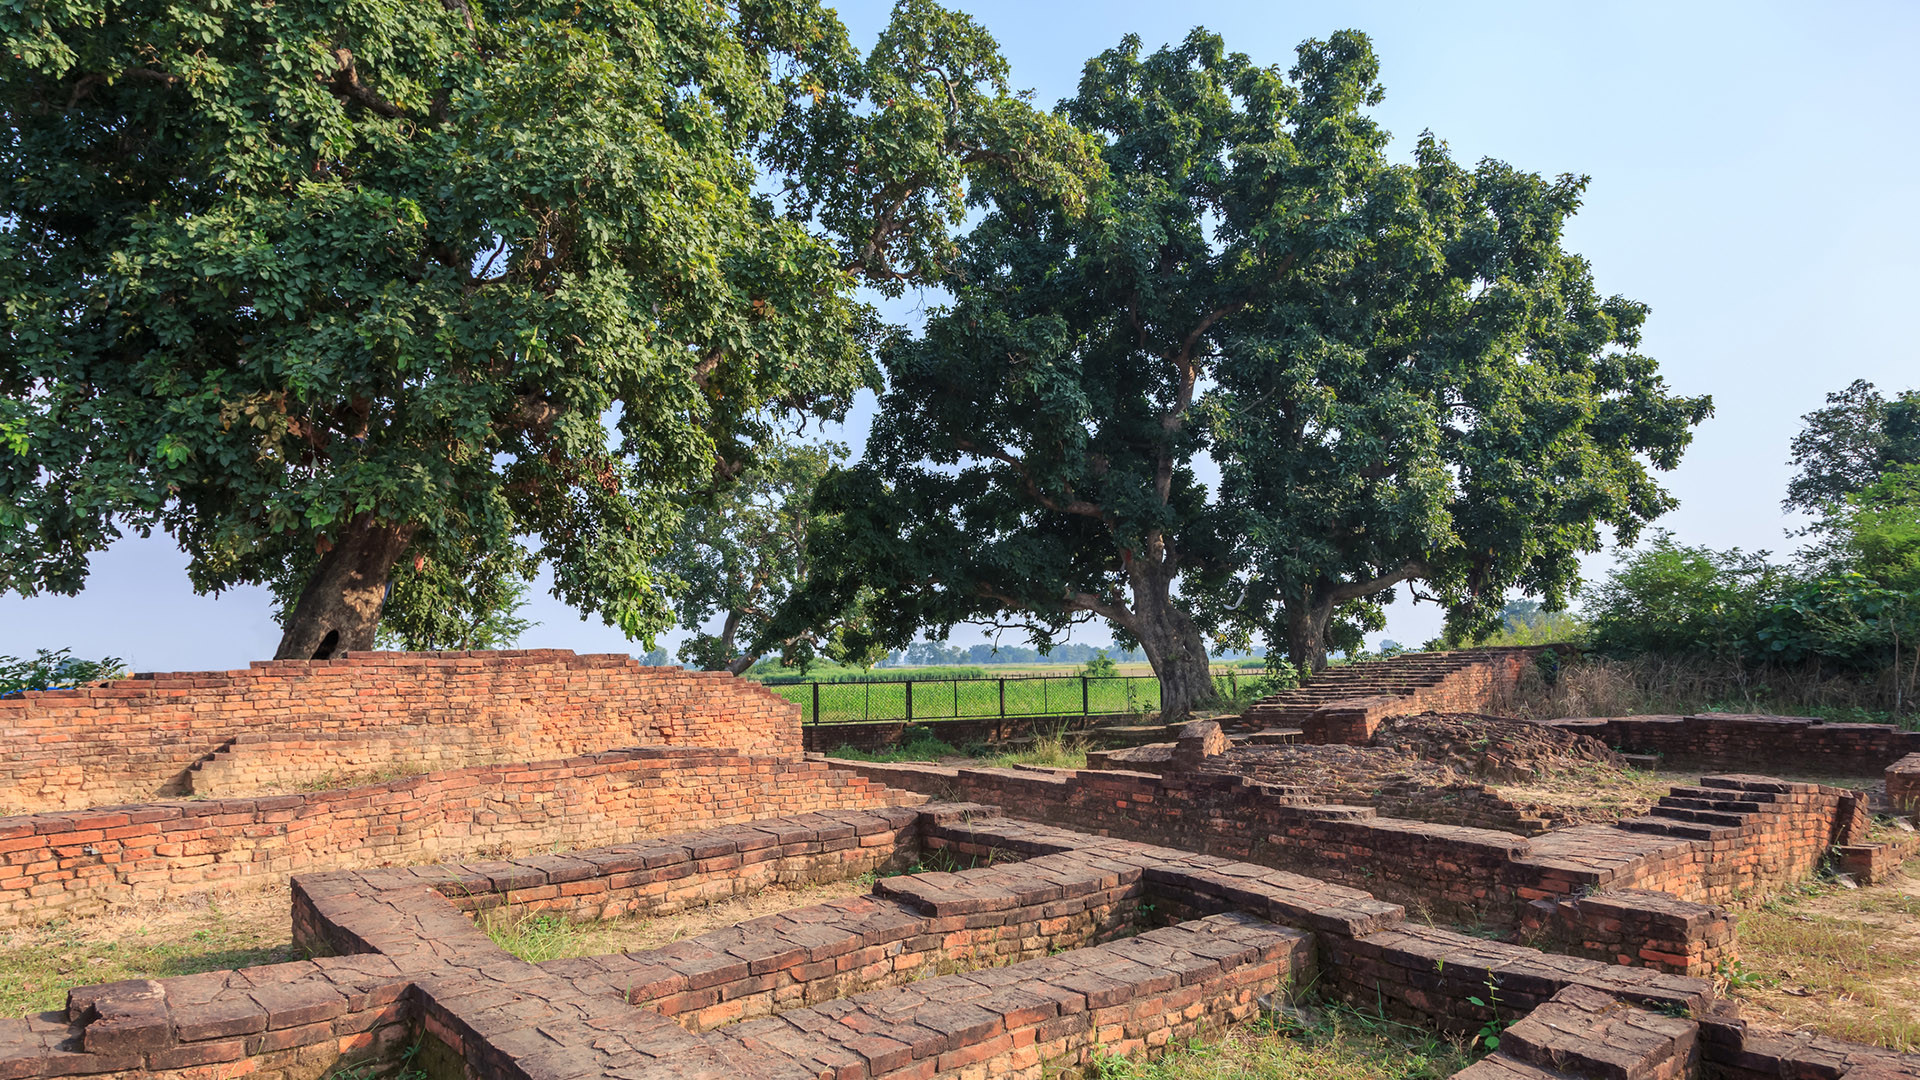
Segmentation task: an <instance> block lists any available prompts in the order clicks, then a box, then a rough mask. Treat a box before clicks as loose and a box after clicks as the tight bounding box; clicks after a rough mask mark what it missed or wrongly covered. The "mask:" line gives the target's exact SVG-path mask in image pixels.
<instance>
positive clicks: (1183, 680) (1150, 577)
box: [1127, 563, 1219, 724]
mask: <svg viewBox="0 0 1920 1080" xmlns="http://www.w3.org/2000/svg"><path fill="white" fill-rule="evenodd" d="M1129 576H1131V577H1132V579H1133V616H1134V618H1133V622H1132V624H1131V625H1129V626H1127V629H1128V630H1130V631H1132V632H1133V635H1134V636H1135V637H1137V638H1139V639H1140V648H1141V649H1142V650H1144V651H1145V652H1146V654H1147V660H1148V662H1150V663H1151V664H1152V665H1153V673H1154V674H1155V675H1158V676H1159V677H1160V719H1161V720H1162V721H1164V722H1166V723H1170V724H1171V723H1178V722H1180V721H1183V720H1185V719H1187V718H1188V717H1189V716H1191V715H1193V710H1194V709H1195V708H1196V707H1199V706H1202V705H1210V704H1212V703H1213V702H1214V701H1215V700H1216V699H1217V698H1218V696H1219V694H1218V691H1216V690H1215V689H1214V686H1213V671H1212V669H1210V668H1209V667H1208V666H1207V643H1206V639H1205V638H1203V637H1202V636H1201V634H1200V628H1199V627H1198V626H1196V625H1194V622H1193V620H1192V619H1191V618H1189V617H1188V615H1187V613H1186V612H1184V611H1182V610H1180V607H1179V605H1177V604H1175V603H1174V602H1173V575H1172V574H1170V573H1164V572H1160V571H1159V568H1157V567H1143V566H1141V565H1140V564H1138V563H1136V564H1135V567H1134V569H1133V571H1132V573H1131V574H1130V575H1129Z"/></svg>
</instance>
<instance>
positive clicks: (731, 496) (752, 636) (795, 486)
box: [655, 442, 847, 675]
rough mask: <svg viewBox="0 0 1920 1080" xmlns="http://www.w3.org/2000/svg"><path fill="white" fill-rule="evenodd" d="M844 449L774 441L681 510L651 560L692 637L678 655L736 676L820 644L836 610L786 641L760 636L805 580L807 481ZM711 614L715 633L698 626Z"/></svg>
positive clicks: (813, 482)
mask: <svg viewBox="0 0 1920 1080" xmlns="http://www.w3.org/2000/svg"><path fill="white" fill-rule="evenodd" d="M846 453H847V451H846V447H844V446H841V445H840V444H838V443H795V442H781V443H776V444H773V445H771V446H770V447H767V448H765V449H763V450H762V452H761V454H760V458H759V461H757V462H756V463H755V464H753V465H752V466H749V467H748V468H747V469H745V470H744V471H742V472H741V473H740V475H739V476H738V477H736V478H735V479H734V481H733V482H732V483H731V484H729V485H727V486H726V487H725V488H724V489H722V490H721V491H719V492H717V493H715V494H713V495H711V496H709V497H707V498H704V499H701V500H699V501H697V502H695V503H694V504H693V505H691V506H689V507H688V508H687V509H686V511H685V513H684V517H683V519H682V521H681V524H680V528H679V530H678V532H677V534H676V535H675V537H674V543H673V547H672V548H671V549H670V550H669V551H668V552H667V554H666V556H665V557H663V558H661V559H660V560H658V561H657V562H656V563H655V569H656V571H657V572H659V573H660V574H661V575H663V576H665V577H666V578H668V579H670V580H672V581H673V582H675V586H674V591H675V594H676V606H677V609H678V613H679V617H680V625H681V627H683V628H684V629H686V630H688V631H690V632H691V635H692V636H690V637H689V638H687V640H686V641H685V642H683V643H682V644H681V646H680V650H679V654H680V659H681V660H683V661H685V662H687V663H690V664H693V665H694V666H696V667H699V668H703V669H705V670H707V671H730V672H733V673H734V674H736V675H738V674H740V673H741V672H743V671H746V670H747V669H748V668H750V667H752V666H753V665H754V664H755V663H756V662H757V661H758V660H759V659H760V658H761V657H762V656H765V655H766V654H767V653H769V652H777V651H781V650H783V649H789V648H792V647H793V646H794V645H796V644H798V643H799V642H800V640H801V639H802V638H805V639H806V640H807V641H808V642H809V643H812V642H814V641H818V642H820V643H824V642H825V640H826V638H827V636H828V635H830V634H831V633H832V632H833V630H834V629H835V628H836V627H837V626H838V624H839V623H840V622H841V621H842V618H844V617H845V613H840V615H841V617H840V618H830V619H822V620H820V621H819V622H818V623H816V624H815V625H814V626H812V627H809V628H807V629H806V630H804V631H803V632H802V633H801V634H800V635H796V636H795V637H791V638H788V639H786V640H773V639H771V638H769V637H768V636H767V632H768V624H769V620H770V619H771V617H772V615H773V613H774V612H775V611H776V610H778V609H779V607H780V605H781V604H783V603H785V602H786V599H787V597H788V595H789V594H791V593H792V592H793V590H794V589H795V588H797V587H798V586H800V585H801V584H803V583H805V581H806V579H807V532H808V530H809V529H810V528H811V527H812V525H813V518H814V511H813V497H814V489H815V488H816V487H817V486H818V485H819V483H820V478H821V477H822V476H825V475H826V473H827V470H828V469H829V468H831V467H832V466H833V464H834V463H835V462H838V461H843V460H845V458H846ZM716 618H717V619H719V620H720V626H719V629H718V631H717V632H714V633H709V632H707V631H706V629H705V628H706V626H707V625H708V624H709V623H711V622H712V621H713V620H714V619H716Z"/></svg>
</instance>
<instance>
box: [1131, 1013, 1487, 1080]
mask: <svg viewBox="0 0 1920 1080" xmlns="http://www.w3.org/2000/svg"><path fill="white" fill-rule="evenodd" d="M1473 1059H1474V1054H1473V1053H1472V1052H1471V1051H1470V1050H1468V1049H1467V1048H1466V1047H1464V1046H1462V1045H1460V1044H1457V1043H1453V1042H1448V1041H1446V1040H1444V1039H1441V1038H1440V1037H1439V1036H1437V1035H1435V1034H1434V1033H1433V1032H1431V1031H1427V1030H1425V1029H1423V1028H1415V1027H1410V1026H1408V1025H1405V1024H1397V1023H1394V1022H1393V1021H1391V1020H1385V1019H1382V1018H1379V1017H1373V1016H1369V1015H1367V1014H1365V1013H1360V1012H1356V1011H1354V1010H1352V1009H1348V1008H1344V1007H1334V1008H1315V1009H1311V1010H1309V1011H1307V1012H1305V1013H1301V1014H1295V1016H1294V1017H1293V1018H1288V1017H1274V1018H1272V1019H1262V1020H1258V1021H1254V1022H1252V1023H1247V1024H1242V1025H1239V1026H1238V1027H1235V1028H1233V1029H1231V1030H1229V1031H1228V1032H1227V1033H1226V1035H1224V1036H1223V1037H1221V1038H1219V1039H1216V1040H1210V1041H1207V1042H1194V1043H1190V1044H1188V1045H1187V1046H1184V1047H1176V1048H1173V1049H1170V1050H1169V1051H1168V1052H1167V1053H1166V1054H1165V1055H1164V1056H1162V1057H1161V1058H1160V1059H1159V1060H1157V1061H1152V1062H1146V1061H1136V1060H1127V1059H1116V1058H1107V1059H1101V1060H1097V1061H1096V1064H1095V1068H1094V1070H1093V1076H1094V1077H1096V1078H1099V1080H1440V1078H1441V1077H1447V1076H1452V1075H1453V1074H1454V1073H1456V1072H1458V1071H1459V1070H1461V1069H1463V1068H1465V1067H1466V1066H1468V1065H1470V1064H1472V1063H1473Z"/></svg>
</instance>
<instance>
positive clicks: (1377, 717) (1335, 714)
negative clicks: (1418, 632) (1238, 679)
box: [1241, 646, 1551, 744]
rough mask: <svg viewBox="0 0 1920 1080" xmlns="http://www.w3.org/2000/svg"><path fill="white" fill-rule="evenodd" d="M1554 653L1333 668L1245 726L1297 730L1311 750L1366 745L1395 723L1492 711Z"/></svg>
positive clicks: (1250, 714) (1481, 653) (1265, 706)
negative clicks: (1385, 724)
mask: <svg viewBox="0 0 1920 1080" xmlns="http://www.w3.org/2000/svg"><path fill="white" fill-rule="evenodd" d="M1550 647H1551V646H1542V647H1525V648H1493V649H1471V650H1464V651H1460V652H1444V653H1412V654H1408V655H1405V656H1396V657H1393V658H1391V659H1388V660H1379V661H1371V662H1368V663H1364V664H1354V665H1349V666H1346V667H1340V668H1333V669H1329V670H1328V671H1326V672H1323V673H1321V674H1319V675H1316V676H1315V677H1314V678H1313V679H1311V680H1309V681H1308V682H1307V683H1306V684H1305V685H1304V686H1300V687H1297V688H1295V689H1292V690H1283V691H1281V692H1280V693H1277V694H1274V695H1272V696H1270V697H1266V698H1262V699H1261V700H1260V701H1259V702H1257V703H1255V704H1253V705H1251V706H1249V707H1248V708H1247V710H1246V712H1245V713H1244V714H1243V715H1242V717H1241V719H1242V722H1244V723H1245V724H1246V725H1248V726H1249V727H1253V728H1256V729H1258V728H1276V727H1278V728H1284V727H1298V728H1299V729H1301V731H1302V732H1303V737H1304V740H1305V741H1306V742H1310V743H1350V744H1359V743H1364V742H1366V741H1367V740H1368V739H1370V738H1372V736H1373V732H1374V730H1375V729H1376V728H1377V727H1379V725H1380V721H1382V720H1384V719H1386V718H1387V717H1390V716H1407V715H1411V714H1414V713H1422V712H1450V713H1463V712H1464V713H1484V712H1488V711H1490V709H1491V707H1492V704H1493V702H1494V701H1495V700H1496V699H1497V698H1498V697H1499V695H1500V693H1501V692H1502V691H1503V690H1506V689H1509V688H1511V687H1513V686H1514V685H1516V684H1517V683H1518V682H1519V680H1520V676H1521V674H1522V673H1523V672H1524V671H1526V669H1527V668H1528V667H1529V666H1530V665H1532V664H1533V663H1535V662H1536V660H1537V659H1538V657H1539V655H1540V653H1541V652H1542V651H1543V650H1544V649H1545V648H1550Z"/></svg>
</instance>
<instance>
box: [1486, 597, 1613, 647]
mask: <svg viewBox="0 0 1920 1080" xmlns="http://www.w3.org/2000/svg"><path fill="white" fill-rule="evenodd" d="M1586 639H1587V623H1586V620H1584V619H1582V618H1581V617H1580V616H1578V615H1575V614H1574V613H1572V612H1570V611H1547V610H1546V609H1544V608H1542V607H1541V606H1540V603H1539V601H1537V600H1513V601H1509V602H1508V603H1507V606H1506V607H1505V608H1503V609H1501V611H1500V625H1499V628H1498V629H1496V630H1494V631H1493V632H1492V633H1489V634H1487V635H1486V636H1484V637H1481V638H1478V639H1476V641H1475V644H1478V645H1559V644H1567V643H1578V642H1584V641H1586ZM1542 655H1546V654H1542Z"/></svg>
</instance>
